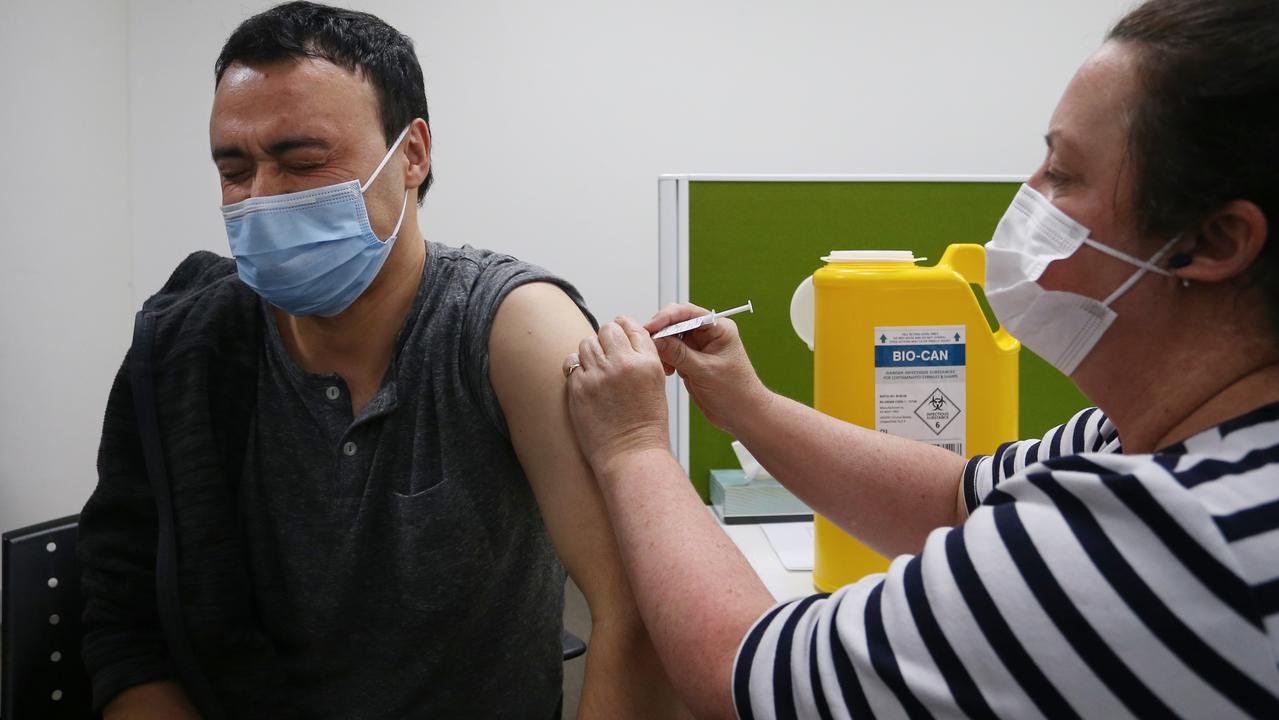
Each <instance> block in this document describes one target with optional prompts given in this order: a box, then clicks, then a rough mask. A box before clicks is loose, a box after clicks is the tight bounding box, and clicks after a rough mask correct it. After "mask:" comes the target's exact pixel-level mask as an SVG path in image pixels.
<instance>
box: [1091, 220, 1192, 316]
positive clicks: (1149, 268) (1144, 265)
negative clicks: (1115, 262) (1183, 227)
mask: <svg viewBox="0 0 1279 720" xmlns="http://www.w3.org/2000/svg"><path fill="white" fill-rule="evenodd" d="M1179 240H1181V235H1180V234H1177V235H1175V236H1173V238H1172V239H1171V240H1169V241H1168V242H1166V243H1164V246H1163V247H1161V248H1159V252H1157V253H1155V254H1154V255H1153V256H1152V257H1151V258H1150V260H1148V261H1143V260H1138V259H1137V258H1135V257H1133V256H1131V255H1129V254H1127V253H1124V252H1120V251H1119V250H1116V249H1114V248H1112V247H1107V246H1105V245H1102V244H1101V243H1099V242H1096V241H1095V240H1091V238H1089V239H1087V240H1085V241H1084V242H1085V243H1087V244H1088V246H1089V247H1093V248H1096V249H1098V250H1100V251H1102V252H1104V253H1106V254H1107V255H1111V256H1113V257H1117V258H1119V259H1120V260H1126V261H1128V262H1130V263H1132V264H1133V265H1136V266H1137V268H1138V270H1137V272H1135V273H1133V274H1132V276H1131V277H1129V278H1128V279H1127V280H1126V281H1125V282H1124V284H1123V285H1120V286H1119V287H1118V288H1116V289H1115V291H1114V292H1112V293H1110V297H1108V298H1106V299H1105V300H1103V301H1102V303H1101V304H1102V305H1105V306H1106V307H1110V304H1111V303H1113V302H1114V301H1116V300H1118V299H1119V297H1120V296H1121V295H1123V294H1124V293H1126V292H1128V291H1129V290H1130V289H1131V288H1132V286H1133V285H1136V284H1137V282H1138V281H1139V280H1141V278H1143V277H1145V275H1146V273H1147V272H1153V273H1156V274H1159V275H1165V276H1167V277H1176V276H1175V275H1173V274H1172V273H1170V272H1168V271H1167V270H1164V269H1163V268H1161V267H1159V266H1158V265H1156V264H1155V263H1157V262H1159V261H1160V260H1161V259H1162V258H1163V256H1164V255H1165V254H1167V253H1168V251H1169V250H1171V249H1172V247H1173V246H1174V245H1176V244H1177V242H1178V241H1179Z"/></svg>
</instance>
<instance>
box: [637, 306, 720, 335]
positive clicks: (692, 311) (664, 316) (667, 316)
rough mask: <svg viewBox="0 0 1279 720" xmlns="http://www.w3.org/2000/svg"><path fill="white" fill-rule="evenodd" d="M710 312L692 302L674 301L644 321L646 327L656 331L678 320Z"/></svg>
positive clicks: (652, 331)
mask: <svg viewBox="0 0 1279 720" xmlns="http://www.w3.org/2000/svg"><path fill="white" fill-rule="evenodd" d="M708 314H710V310H707V309H705V308H701V307H698V306H696V305H693V304H691V303H672V304H670V305H667V306H666V307H664V308H662V309H661V310H660V311H659V312H658V313H657V314H656V315H654V316H653V318H652V319H651V320H649V321H648V322H646V323H644V329H645V330H647V331H649V332H650V333H655V332H657V331H658V330H662V329H663V328H666V327H668V326H670V325H674V324H675V323H677V322H684V321H685V320H692V319H693V318H695V317H701V316H703V315H708Z"/></svg>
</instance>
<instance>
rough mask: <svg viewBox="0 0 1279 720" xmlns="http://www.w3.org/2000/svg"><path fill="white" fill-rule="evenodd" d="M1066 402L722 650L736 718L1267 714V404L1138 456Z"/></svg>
mask: <svg viewBox="0 0 1279 720" xmlns="http://www.w3.org/2000/svg"><path fill="white" fill-rule="evenodd" d="M1120 450H1121V448H1120V442H1119V438H1118V436H1117V433H1116V432H1115V428H1114V426H1113V425H1112V424H1111V423H1110V421H1109V420H1108V419H1107V418H1106V417H1105V416H1104V415H1103V414H1102V413H1101V412H1100V411H1098V410H1097V409H1095V408H1092V409H1088V410H1084V411H1081V412H1080V413H1078V414H1077V415H1075V416H1074V417H1073V418H1071V420H1070V422H1068V423H1066V424H1065V425H1062V426H1060V427H1057V428H1055V429H1053V430H1052V431H1050V432H1049V433H1048V434H1047V435H1046V436H1045V437H1044V438H1043V439H1042V440H1032V441H1022V442H1016V443H1009V444H1006V445H1004V446H1002V447H1000V448H999V449H998V450H997V451H996V452H995V453H994V454H993V455H990V456H981V457H976V458H973V459H972V460H970V461H969V463H968V465H967V466H966V468H965V470H964V477H963V484H964V497H965V500H966V502H967V504H968V509H969V518H968V520H967V521H966V522H964V523H963V524H962V525H960V526H959V527H956V528H939V529H937V530H934V531H933V532H932V533H931V534H930V535H929V536H928V539H927V541H926V543H925V545H924V550H923V552H922V553H921V554H919V555H916V556H909V555H906V556H902V557H899V558H897V559H895V560H894V561H893V563H892V565H891V566H890V567H889V569H888V572H887V573H884V574H877V575H872V576H869V577H866V578H864V579H862V580H861V581H859V582H857V583H855V584H853V585H849V586H846V587H843V588H841V589H840V590H838V591H836V592H835V593H832V594H830V595H814V596H811V597H806V598H801V599H797V600H793V601H789V602H785V603H781V604H780V605H777V606H776V607H774V608H773V609H772V610H770V611H769V612H768V613H766V614H765V615H764V616H763V617H762V618H760V619H759V620H758V621H756V623H755V626H754V627H753V628H752V629H751V630H750V632H749V633H748V634H747V636H746V639H745V640H744V641H743V642H742V645H741V647H740V648H739V649H738V655H737V660H736V664H735V669H734V677H733V691H734V700H735V703H736V707H737V712H738V715H739V716H740V717H742V718H774V717H776V718H788V717H805V718H809V717H811V718H842V717H857V718H863V717H887V718H925V717H973V718H990V717H1011V718H1037V717H1047V718H1080V717H1082V718H1124V717H1133V716H1137V717H1169V716H1185V717H1208V718H1212V719H1213V720H1222V719H1223V718H1231V717H1249V716H1251V717H1271V718H1279V664H1277V662H1276V658H1277V657H1279V656H1277V655H1276V651H1277V650H1279V404H1274V405H1268V406H1266V407H1262V408H1260V409H1258V410H1254V411H1252V412H1250V413H1248V414H1246V415H1244V416H1242V417H1239V418H1236V419H1235V420H1232V421H1230V422H1227V423H1224V424H1222V425H1220V426H1218V427H1215V428H1212V429H1209V430H1206V431H1204V432H1202V433H1199V434H1197V435H1195V436H1194V437H1191V438H1189V439H1188V440H1186V441H1184V442H1182V443H1179V444H1177V445H1175V446H1173V447H1170V448H1167V449H1165V450H1162V451H1160V452H1157V453H1155V454H1153V455H1123V454H1122V453H1121V452H1120Z"/></svg>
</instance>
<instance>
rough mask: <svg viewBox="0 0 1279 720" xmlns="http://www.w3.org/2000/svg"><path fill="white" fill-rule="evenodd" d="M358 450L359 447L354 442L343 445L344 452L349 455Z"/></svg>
mask: <svg viewBox="0 0 1279 720" xmlns="http://www.w3.org/2000/svg"><path fill="white" fill-rule="evenodd" d="M358 450H359V448H358V447H356V446H355V443H353V442H348V443H347V444H345V445H343V446H342V453H343V454H344V455H346V456H347V457H350V456H352V455H354V454H355V453H356V452H357V451H358Z"/></svg>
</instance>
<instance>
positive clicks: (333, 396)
mask: <svg viewBox="0 0 1279 720" xmlns="http://www.w3.org/2000/svg"><path fill="white" fill-rule="evenodd" d="M341 396H342V391H341V390H339V389H338V386H337V385H330V386H328V387H327V388H325V389H324V397H326V398H328V399H330V400H337V399H338V398H339V397H341Z"/></svg>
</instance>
